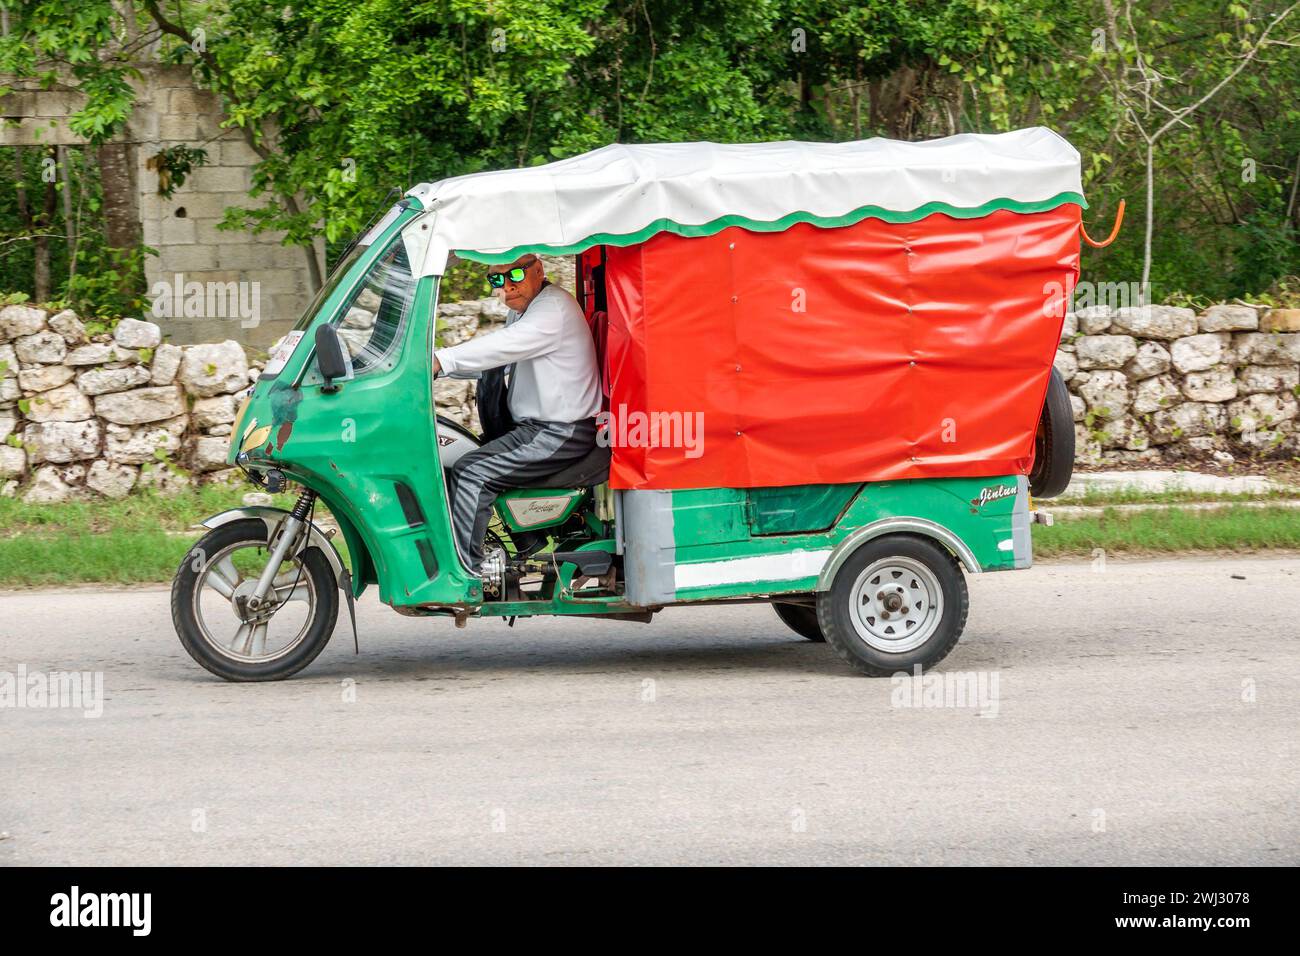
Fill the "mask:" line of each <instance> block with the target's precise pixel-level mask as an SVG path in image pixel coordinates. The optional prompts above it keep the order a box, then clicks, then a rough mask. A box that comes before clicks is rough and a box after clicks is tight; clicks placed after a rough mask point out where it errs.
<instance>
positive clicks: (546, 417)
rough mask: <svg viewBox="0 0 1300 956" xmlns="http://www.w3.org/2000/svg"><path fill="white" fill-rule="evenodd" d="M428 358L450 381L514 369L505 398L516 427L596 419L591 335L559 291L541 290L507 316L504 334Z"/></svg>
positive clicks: (597, 383)
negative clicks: (532, 421)
mask: <svg viewBox="0 0 1300 956" xmlns="http://www.w3.org/2000/svg"><path fill="white" fill-rule="evenodd" d="M433 354H434V355H436V356H437V357H438V363H439V364H440V365H441V366H442V369H443V371H444V372H446V373H447V374H448V375H450V376H452V377H453V378H477V377H478V373H479V372H484V371H487V370H488V369H492V368H500V367H502V366H505V365H511V364H513V365H514V366H515V368H514V371H513V372H512V373H511V375H510V392H509V395H510V414H511V415H512V416H513V417H514V419H515V420H516V421H523V420H524V419H530V418H531V419H537V420H539V421H544V422H576V421H581V420H582V419H584V418H595V417H596V415H598V414H599V413H600V374H599V372H598V371H597V368H596V346H595V344H594V343H593V342H592V339H591V329H590V328H589V327H588V325H587V320H586V318H584V317H583V314H582V308H581V307H580V306H579V305H578V303H577V301H576V300H575V299H574V298H573V296H571V295H569V293H567V292H565V291H564V290H563V289H561V288H559V287H558V286H555V285H547V286H544V287H543V288H542V291H541V292H539V293H537V297H536V298H534V299H533V301H532V302H530V303H529V304H528V308H526V309H525V310H524V311H523V312H522V313H519V312H515V311H513V310H512V311H510V312H509V313H507V315H506V325H505V328H503V329H498V330H496V331H495V332H489V333H488V334H486V335H480V336H478V337H477V338H473V339H470V340H469V341H468V342H462V343H461V344H460V345H452V346H450V347H448V348H445V349H435V350H434V353H433Z"/></svg>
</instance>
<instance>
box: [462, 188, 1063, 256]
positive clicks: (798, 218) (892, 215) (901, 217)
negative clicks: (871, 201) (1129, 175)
mask: <svg viewBox="0 0 1300 956" xmlns="http://www.w3.org/2000/svg"><path fill="white" fill-rule="evenodd" d="M1069 203H1074V204H1075V205H1076V206H1078V207H1079V208H1080V209H1087V208H1088V202H1087V200H1085V199H1084V198H1083V195H1082V194H1081V193H1076V192H1063V193H1057V194H1056V195H1055V196H1053V197H1052V198H1051V199H1040V200H1038V201H1036V202H1020V201H1019V200H1015V199H991V200H989V201H988V202H986V203H984V204H983V205H980V206H968V207H962V206H951V205H949V204H948V203H946V202H928V203H926V204H925V205H924V206H918V207H916V208H915V209H912V210H910V211H907V212H900V211H898V210H893V209H883V208H881V207H880V206H859V207H858V208H857V209H854V210H852V211H851V212H847V213H845V214H844V215H842V216H814V215H813V214H812V213H810V212H792V213H790V214H789V215H786V216H782V217H781V218H780V219H774V220H771V221H766V222H765V221H761V220H758V219H750V218H748V217H746V216H721V217H719V218H717V219H714V220H713V221H711V222H705V223H701V224H699V225H693V226H692V225H684V224H682V223H679V222H675V221H673V220H672V219H656V220H655V221H654V222H652V223H650V224H649V225H648V226H645V227H644V228H642V229H638V230H637V231H636V232H625V233H612V232H598V233H595V234H594V235H591V236H588V237H587V238H586V239H583V240H582V241H581V242H575V243H571V244H570V245H567V246H551V245H546V244H544V243H538V244H525V245H522V246H515V247H513V248H511V249H506V250H505V251H503V252H494V253H482V252H475V251H474V250H472V249H457V250H455V253H456V255H458V256H460V257H461V258H462V259H469V260H472V261H474V262H482V263H485V264H489V265H490V264H492V263H496V262H513V261H514V260H516V259H518V258H519V257H520V256H522V255H524V254H525V253H528V252H531V253H534V254H536V255H543V256H571V255H576V254H577V253H579V252H583V251H584V250H587V249H590V248H591V247H592V246H634V245H636V244H637V243H638V242H645V241H646V240H647V239H649V238H650V237H651V236H653V235H655V234H657V233H660V232H671V233H674V234H676V235H679V236H685V237H687V238H688V239H694V238H698V237H700V236H711V235H713V234H714V233H718V232H721V231H722V230H723V229H727V228H729V227H731V226H740V227H741V228H743V229H748V230H749V231H750V232H784V231H785V230H787V229H789V228H790V227H791V226H793V225H795V224H796V223H800V222H806V223H809V224H811V225H814V226H818V227H819V228H822V229H837V228H839V227H841V226H852V225H854V224H856V223H859V222H862V220H864V219H883V220H884V221H885V222H894V223H900V222H916V221H918V220H920V219H924V218H925V217H926V216H932V215H934V214H935V213H943V214H944V215H945V216H952V217H953V218H954V219H980V218H982V217H984V216H987V215H988V214H989V213H992V212H998V211H1000V210H1007V211H1009V212H1018V213H1035V212H1047V211H1048V210H1050V209H1055V208H1056V207H1057V206H1064V205H1067V204H1069Z"/></svg>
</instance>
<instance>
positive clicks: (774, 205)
mask: <svg viewBox="0 0 1300 956" xmlns="http://www.w3.org/2000/svg"><path fill="white" fill-rule="evenodd" d="M1084 206H1085V202H1084V198H1083V195H1082V191H1081V184H1080V173H1079V156H1078V153H1077V152H1076V151H1075V150H1074V149H1073V148H1072V147H1071V146H1070V145H1069V144H1068V143H1066V142H1065V141H1064V140H1063V139H1062V138H1060V137H1059V136H1058V135H1056V134H1055V133H1053V132H1051V131H1049V130H1046V129H1027V130H1020V131H1016V132H1011V133H1004V134H999V135H973V134H967V135H959V136H952V137H948V138H945V139H940V140H936V141H932V142H924V143H900V142H892V141H887V140H880V139H872V140H867V141H863V142H853V143H835V144H826V143H795V142H784V143H762V144H750V145H717V144H712V143H687V144H665V145H642V146H627V145H613V146H607V147H605V148H603V149H599V150H596V151H594V152H591V153H587V154H584V155H582V156H578V157H575V158H572V159H567V160H563V161H561V162H556V163H551V164H549V165H545V166H538V167H533V168H530V169H519V170H507V171H501V172H489V173H481V174H475V175H469V176H462V177H457V178H453V179H447V180H444V181H441V182H437V183H432V184H424V185H420V186H417V187H415V188H413V189H411V190H410V191H409V192H408V193H407V194H406V195H405V196H404V197H403V198H402V199H401V201H399V202H397V204H396V205H394V206H393V207H392V208H391V209H389V210H388V211H387V213H386V214H385V215H384V216H383V217H382V219H381V220H380V221H379V222H378V223H377V224H376V225H375V226H374V227H373V228H371V229H369V230H368V231H366V233H365V234H364V236H362V237H361V238H360V240H359V241H358V242H356V244H355V245H354V246H353V247H352V248H351V249H350V250H349V251H348V252H347V253H346V254H345V255H343V256H342V257H341V260H340V261H339V263H338V264H337V266H336V267H335V268H334V270H333V272H332V273H331V275H330V276H329V278H328V281H327V282H326V283H325V285H324V287H323V288H322V289H321V290H320V292H319V293H318V294H317V295H316V297H315V300H314V301H313V302H312V303H311V305H310V306H309V307H308V309H307V311H306V313H305V314H304V315H303V316H302V318H301V320H300V321H299V322H298V323H297V325H296V326H295V328H294V330H293V331H292V332H291V333H290V334H288V335H287V336H286V337H285V338H284V340H283V341H282V342H281V344H280V345H279V346H278V347H277V348H276V349H275V350H274V352H273V353H272V355H271V357H270V360H269V361H268V363H267V365H266V368H265V371H264V372H263V373H262V375H261V377H260V378H259V379H258V381H257V383H256V386H255V387H254V388H253V390H252V392H251V394H250V395H249V396H248V398H247V399H246V400H245V401H244V403H243V405H242V406H241V408H240V410H239V413H238V418H237V420H236V422H235V425H234V429H233V433H232V439H231V449H230V459H229V460H230V462H231V464H233V465H238V466H239V467H240V468H242V469H243V470H244V471H245V473H246V474H247V475H248V477H249V478H250V479H251V480H252V481H253V482H254V483H255V484H257V485H259V486H261V487H264V488H267V489H269V490H271V491H275V492H278V491H283V490H284V489H285V488H286V487H288V486H289V485H291V484H292V485H293V486H295V487H296V488H298V489H300V493H299V495H298V498H297V503H296V504H295V505H294V507H293V508H292V509H291V510H288V511H285V510H280V509H277V508H272V507H245V508H238V509H235V510H232V511H227V512H225V513H223V514H219V515H216V516H214V517H212V518H210V519H208V520H207V521H206V522H204V527H206V528H207V529H209V530H208V531H207V533H206V534H205V535H204V536H203V537H202V539H201V540H200V541H199V542H198V543H197V545H196V546H195V548H194V549H193V550H192V551H191V552H190V554H189V555H188V556H187V558H186V559H185V561H184V562H183V563H182V565H181V567H180V569H179V570H178V572H177V575H176V578H175V581H174V585H173V589H172V611H173V619H174V622H175V625H176V630H177V633H178V635H179V637H180V639H181V642H182V643H183V644H184V646H185V648H186V650H187V651H188V652H189V653H190V654H191V655H192V656H193V657H194V659H195V660H196V661H197V662H198V663H199V664H201V665H202V666H204V667H205V668H207V669H208V670H210V671H211V672H213V673H214V674H217V675H219V676H221V677H223V678H226V679H228V680H237V681H253V680H274V679H279V678H284V677H288V676H290V675H292V674H294V673H296V672H297V671H299V670H301V669H302V668H303V667H305V666H307V664H309V663H310V662H311V661H312V660H313V659H314V658H315V657H316V655H317V654H319V653H320V651H321V650H322V648H323V647H324V646H325V644H326V643H327V642H328V641H329V639H330V636H331V634H332V633H333V631H334V628H335V624H336V620H337V616H338V613H339V609H340V604H341V602H344V601H345V602H346V603H347V607H348V611H349V613H350V614H351V615H352V626H353V629H354V631H355V626H356V623H355V614H354V606H353V601H354V599H355V598H356V597H358V596H360V595H361V594H362V593H363V592H364V591H365V590H366V588H367V587H368V586H370V585H375V586H376V587H377V588H378V593H379V598H380V600H381V601H383V602H384V603H385V604H388V605H390V606H391V607H392V608H393V609H394V610H396V611H398V612H399V613H401V614H406V615H422V616H429V617H446V618H451V619H453V620H454V621H455V623H456V625H457V626H464V625H465V624H466V623H467V622H468V621H470V620H472V619H475V618H483V617H497V618H509V619H510V620H511V623H512V624H513V623H514V622H515V620H516V619H521V620H522V619H526V618H528V617H532V616H535V615H540V614H550V615H569V616H585V617H593V618H600V619H604V620H610V621H643V622H644V621H649V620H650V619H651V618H652V617H654V616H655V615H657V614H658V613H659V612H660V611H662V610H664V609H666V608H669V607H671V606H676V605H685V606H700V605H708V604H739V603H754V602H763V603H770V604H771V605H772V606H773V608H774V610H775V613H776V615H777V616H778V617H779V618H780V619H781V621H783V622H784V623H785V624H786V625H788V626H789V627H790V628H791V629H792V630H793V631H795V632H796V633H797V634H798V635H800V636H802V637H803V638H806V639H808V640H811V641H826V642H828V643H829V644H830V645H831V646H832V647H833V648H834V650H835V651H836V652H837V653H838V654H839V656H840V657H842V658H843V659H844V660H845V661H846V662H847V663H848V664H849V665H851V666H852V667H853V668H855V669H856V670H857V671H859V672H861V673H863V674H867V675H872V676H887V675H891V674H894V673H896V672H899V671H906V672H912V671H913V670H914V668H925V667H929V666H931V665H933V664H935V663H937V662H938V661H940V660H942V659H943V658H944V656H945V655H946V654H948V652H949V651H950V650H951V649H952V648H953V646H954V644H955V643H956V642H957V639H958V638H959V636H960V635H961V632H962V629H963V627H964V625H965V622H966V615H967V607H968V598H967V589H966V584H965V580H964V577H963V572H964V573H967V574H979V573H983V572H987V571H1003V570H1011V569H1022V568H1028V567H1029V566H1030V564H1031V562H1032V546H1031V541H1030V525H1031V523H1032V522H1034V521H1035V520H1036V518H1039V517H1041V515H1040V514H1039V513H1038V512H1036V511H1035V509H1034V506H1033V503H1032V501H1031V493H1032V495H1033V496H1035V497H1040V498H1043V497H1050V496H1051V495H1053V494H1057V493H1059V492H1060V491H1061V490H1063V489H1064V487H1065V485H1066V483H1067V482H1068V481H1069V477H1070V471H1071V468H1072V462H1073V452H1074V428H1073V422H1072V415H1071V409H1070V404H1069V396H1068V393H1067V392H1066V390H1065V384H1064V382H1063V381H1062V380H1061V379H1060V377H1059V375H1057V374H1056V373H1055V372H1054V370H1053V368H1052V360H1053V357H1054V354H1055V350H1056V346H1057V343H1058V341H1059V338H1060V333H1061V328H1062V322H1063V319H1064V313H1065V303H1064V301H1063V299H1062V290H1068V289H1072V288H1073V285H1074V281H1075V278H1076V277H1077V272H1078V262H1079V236H1078V233H1079V228H1080V216H1081V209H1082V208H1084ZM526 252H532V253H537V254H539V255H549V256H574V257H576V271H577V288H576V290H575V292H576V296H577V299H578V301H579V304H580V305H581V307H582V308H583V311H584V313H585V315H586V317H587V320H588V324H589V327H590V330H591V334H592V336H593V341H594V343H595V349H596V352H597V356H598V363H599V368H600V375H601V379H602V381H601V386H602V392H603V405H604V408H605V409H606V411H605V412H604V413H603V414H602V416H601V420H600V423H601V427H602V431H601V433H600V435H601V438H600V441H599V442H598V445H597V448H596V449H595V450H594V451H593V452H592V453H591V454H590V455H588V456H587V458H585V459H583V460H582V461H579V462H577V463H575V464H571V465H570V466H568V467H566V468H565V469H564V470H563V471H562V472H560V473H558V474H556V475H553V476H551V477H550V478H549V479H547V480H545V481H542V482H539V483H537V484H536V485H535V486H533V487H528V488H520V489H517V490H512V491H508V492H506V493H505V494H502V495H501V496H500V498H499V499H498V500H497V501H496V506H495V511H496V518H495V520H494V521H493V522H492V525H491V527H490V529H489V533H488V538H489V540H488V545H489V547H488V552H487V553H488V560H487V561H486V562H485V564H484V566H483V568H482V569H480V572H479V573H477V574H471V573H470V572H469V570H468V569H467V567H466V565H465V563H464V560H463V558H462V556H461V555H460V554H459V553H458V551H457V547H456V545H455V543H454V538H453V535H452V528H451V524H450V517H449V508H448V499H447V492H446V487H447V484H446V481H445V478H444V469H445V468H448V467H450V465H451V464H452V463H453V462H454V460H455V459H456V458H457V457H458V456H459V455H461V454H464V453H465V452H466V451H467V450H469V449H472V448H474V447H475V446H476V445H477V444H478V442H479V439H478V437H477V436H476V435H475V434H474V433H473V432H471V431H469V430H468V429H466V428H463V427H461V426H459V425H457V424H455V423H453V422H451V421H449V420H447V419H444V418H442V417H440V416H438V414H437V413H436V409H435V404H434V377H433V375H432V374H431V364H432V363H431V355H432V351H433V348H434V346H435V344H437V343H438V341H439V340H438V335H439V329H438V326H437V319H436V317H437V305H438V296H439V286H440V281H441V279H442V277H443V276H444V275H445V273H446V271H447V268H448V264H449V262H452V261H454V258H453V257H456V258H459V259H462V260H470V261H473V262H477V263H481V264H483V267H484V270H485V271H487V268H488V266H489V265H492V264H500V263H509V262H512V261H514V260H515V259H516V258H517V257H518V256H520V255H521V254H523V253H526ZM489 334H490V333H489ZM318 502H319V503H323V504H324V505H325V506H326V507H327V508H328V509H329V513H330V515H332V517H333V520H334V522H336V523H337V526H338V535H340V536H341V538H342V540H343V542H344V543H345V544H346V556H347V560H346V562H345V560H344V558H343V556H341V555H340V552H339V550H337V549H336V547H335V544H336V541H335V538H334V531H333V529H330V531H328V532H327V531H326V530H324V529H323V528H322V524H321V522H319V521H317V520H315V517H314V512H315V508H316V505H317V503H318Z"/></svg>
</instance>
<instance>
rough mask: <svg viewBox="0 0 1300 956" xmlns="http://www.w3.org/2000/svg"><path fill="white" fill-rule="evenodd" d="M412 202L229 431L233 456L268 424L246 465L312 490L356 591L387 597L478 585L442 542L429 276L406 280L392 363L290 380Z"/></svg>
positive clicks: (447, 592) (447, 541)
mask: <svg viewBox="0 0 1300 956" xmlns="http://www.w3.org/2000/svg"><path fill="white" fill-rule="evenodd" d="M410 202H411V203H412V206H411V208H408V209H407V210H406V211H405V212H404V213H403V214H402V215H400V216H399V217H398V218H397V219H396V220H394V222H393V223H392V224H391V225H390V226H389V228H388V229H386V230H385V232H384V233H383V235H381V236H379V237H377V238H376V240H375V242H374V243H373V244H372V245H371V247H370V248H369V249H368V250H367V251H366V253H365V254H364V255H362V256H361V257H360V258H359V259H358V260H357V261H356V263H355V264H354V265H353V267H352V269H351V270H350V273H349V275H347V276H346V277H344V279H343V280H342V281H341V282H340V283H339V285H338V287H337V288H336V289H335V290H334V293H333V294H332V295H331V296H330V297H329V299H327V300H326V301H325V303H324V304H323V305H322V306H321V308H320V309H319V311H318V312H317V314H316V316H314V317H313V318H312V320H311V322H310V324H309V325H307V326H306V327H305V332H306V334H305V336H304V338H303V341H302V342H300V343H299V345H298V347H297V349H296V350H295V351H294V354H293V355H292V356H291V357H290V359H289V361H288V363H287V364H286V365H285V367H284V368H283V369H282V370H281V371H280V373H279V374H278V375H276V376H275V377H274V378H272V379H269V380H259V382H258V383H257V386H256V387H255V388H254V390H253V393H252V396H251V397H250V399H249V403H248V407H247V409H246V410H245V412H244V415H243V416H242V417H241V419H240V423H239V424H240V435H239V436H236V438H235V440H234V441H232V448H231V462H232V463H233V461H234V457H235V455H236V454H237V452H238V450H239V448H238V447H237V446H238V445H239V443H240V440H241V438H242V435H243V434H244V433H245V432H247V431H249V430H250V428H254V430H255V429H256V428H257V427H261V426H266V425H270V426H271V429H270V434H269V435H268V436H267V438H266V440H265V441H263V442H261V443H259V444H258V445H257V446H256V447H254V448H250V449H248V464H249V465H250V466H253V467H257V468H267V467H275V468H280V469H281V470H282V471H283V472H284V473H285V474H286V475H287V476H288V477H289V478H291V479H293V480H294V481H298V482H300V483H302V484H304V485H306V486H308V487H310V488H312V489H313V490H314V491H316V492H317V493H318V494H320V496H321V499H322V500H323V501H324V503H325V504H326V506H328V507H329V509H330V511H331V512H333V513H334V515H335V516H336V517H338V519H339V522H340V525H341V527H342V528H343V529H344V535H345V540H346V541H347V545H348V549H349V551H350V552H351V553H352V561H353V566H354V568H356V569H357V570H356V572H355V577H356V582H355V590H356V593H358V594H359V593H360V592H361V590H362V589H363V586H364V584H366V583H377V584H378V585H379V596H380V599H381V600H382V601H384V602H385V603H387V604H391V605H395V606H412V605H419V604H455V603H464V602H467V601H469V602H473V601H477V600H478V599H479V598H480V597H481V590H480V586H479V583H478V581H477V580H476V579H473V578H471V577H470V576H469V575H467V574H466V573H465V571H464V569H463V567H462V566H461V563H460V561H459V559H458V557H457V555H456V552H455V546H454V544H453V543H452V537H451V525H450V519H449V516H448V513H447V506H446V498H445V493H444V491H443V484H442V468H441V465H440V463H439V457H438V447H437V443H436V438H435V423H434V406H433V401H432V379H431V375H430V369H429V359H428V356H429V355H430V354H431V352H432V348H433V334H434V323H433V321H432V317H433V316H434V314H435V311H436V309H435V306H436V299H437V280H436V279H434V278H428V277H426V278H422V279H420V280H419V281H418V283H417V284H416V287H415V293H414V297H413V300H412V303H411V307H410V310H409V313H408V315H407V318H406V327H405V329H404V331H403V332H402V343H401V344H400V346H399V349H400V350H399V352H398V354H397V359H396V362H395V363H394V365H393V367H392V368H387V369H379V370H375V371H372V372H370V373H367V374H364V375H360V376H358V377H356V378H354V379H351V380H348V381H344V382H341V383H338V385H339V387H338V390H337V391H335V392H333V393H327V392H325V391H323V390H322V388H321V387H320V386H319V385H311V384H305V383H304V384H302V385H301V386H299V387H297V388H295V387H293V383H294V382H295V381H296V380H297V379H298V378H299V375H300V373H301V372H303V371H304V366H306V365H308V363H310V362H312V361H313V360H314V348H313V343H314V334H315V330H316V329H317V328H318V327H319V326H320V325H322V324H324V323H326V322H328V321H331V320H332V319H333V318H334V317H335V316H336V315H337V314H338V313H339V311H340V309H341V307H342V306H343V304H344V303H345V302H347V301H349V299H350V297H351V295H352V293H353V291H354V290H355V288H356V287H357V285H358V284H359V283H360V282H361V280H362V278H363V277H364V276H365V274H366V272H367V270H368V269H369V268H370V266H371V265H372V264H374V262H375V261H376V260H377V259H378V258H379V257H380V256H381V255H382V254H383V252H384V251H385V250H386V249H387V247H388V246H389V244H390V242H391V241H393V240H394V238H395V237H397V235H398V233H399V232H400V230H401V228H402V227H403V226H404V225H405V224H406V223H407V222H409V221H410V220H411V219H412V218H414V217H415V216H416V215H418V213H419V211H420V210H419V206H418V204H416V203H414V201H410ZM399 241H400V240H399ZM415 265H416V266H417V267H418V264H415ZM399 484H403V485H405V486H406V487H407V488H408V489H409V490H410V494H411V496H412V497H413V498H414V500H415V501H416V502H417V503H418V506H419V510H420V512H421V513H422V516H423V519H424V520H423V522H421V523H419V524H415V525H413V524H412V522H411V520H410V519H409V518H408V514H407V509H404V508H403V504H402V502H401V500H400V499H399V497H398V485H399ZM422 550H423V553H422ZM430 564H432V565H433V566H434V567H433V568H432V574H430V573H429V570H428V568H429V565H430Z"/></svg>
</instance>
